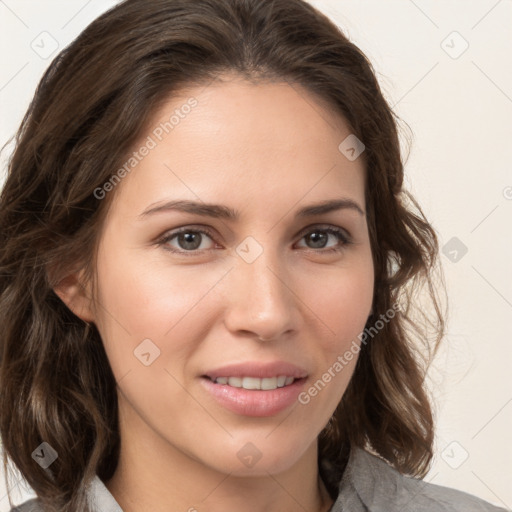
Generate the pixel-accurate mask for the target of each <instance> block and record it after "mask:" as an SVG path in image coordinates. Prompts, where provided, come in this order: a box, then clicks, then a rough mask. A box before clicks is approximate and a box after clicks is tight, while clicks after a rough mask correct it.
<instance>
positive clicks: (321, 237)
mask: <svg viewBox="0 0 512 512" xmlns="http://www.w3.org/2000/svg"><path fill="white" fill-rule="evenodd" d="M309 238H310V240H312V241H313V244H316V245H315V248H318V247H324V246H325V242H326V240H327V235H326V234H325V233H320V234H319V233H318V232H317V231H314V232H313V233H311V234H310V235H309ZM315 239H316V241H315ZM318 240H320V243H319V244H318ZM322 242H323V243H322Z"/></svg>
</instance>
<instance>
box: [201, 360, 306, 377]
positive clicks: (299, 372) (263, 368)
mask: <svg viewBox="0 0 512 512" xmlns="http://www.w3.org/2000/svg"><path fill="white" fill-rule="evenodd" d="M279 375H286V376H287V377H293V378H295V379H303V378H304V377H307V376H308V372H307V371H306V370H304V368H301V367H300V366H297V365H295V364H292V363H287V362H285V361H274V362H271V363H261V362H247V363H238V364H229V365H226V366H222V367H220V368H215V369H214V370H208V371H207V372H205V373H204V375H203V377H209V378H210V379H212V380H215V379H216V378H218V377H257V378H260V379H264V378H265V377H277V376H279Z"/></svg>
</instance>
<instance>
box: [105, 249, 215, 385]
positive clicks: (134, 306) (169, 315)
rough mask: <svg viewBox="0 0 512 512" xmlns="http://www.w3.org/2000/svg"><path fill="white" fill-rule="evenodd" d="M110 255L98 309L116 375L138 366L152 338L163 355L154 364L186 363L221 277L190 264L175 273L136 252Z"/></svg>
mask: <svg viewBox="0 0 512 512" xmlns="http://www.w3.org/2000/svg"><path fill="white" fill-rule="evenodd" d="M107 253H108V251H107V247H105V249H104V251H103V253H102V254H101V255H100V258H98V282H99V291H98V305H97V308H96V310H97V312H98V317H99V322H98V329H99V330H100V333H101V336H102V339H103V341H104V344H105V349H106V351H107V354H108V356H109V359H110V361H111V364H112V368H113V371H114V374H115V375H116V376H117V375H118V374H120V375H123V374H124V373H126V371H127V370H128V369H129V368H132V367H133V366H134V365H135V367H137V365H138V364H139V362H138V361H137V360H136V359H135V357H136V356H135V354H134V351H135V352H137V350H138V347H139V345H140V344H141V343H142V342H144V340H148V339H149V340H151V342H152V343H153V344H154V345H155V346H156V347H157V348H158V350H159V351H160V353H159V355H158V359H156V360H155V365H157V366H163V367H171V366H172V367H179V366H180V365H179V363H180V362H181V363H182V364H184V363H185V362H186V360H187V358H188V357H189V356H190V354H191V353H192V352H193V351H194V350H195V349H196V348H197V347H196V342H195V341H194V340H198V341H197V343H199V341H200V339H201V332H202V331H204V330H205V329H206V327H205V324H206V322H205V321H204V320H203V321H200V320H199V319H200V318H204V308H205V307H207V306H208V292H209V291H210V290H211V289H212V288H213V287H214V286H215V284H216V283H217V282H218V281H219V279H221V277H222V275H223V273H219V271H210V272H207V271H198V270H197V268H195V269H194V266H192V265H191V266H185V265H182V266H175V267H174V268H172V267H171V266H170V265H163V264H162V262H161V260H160V262H159V263H158V264H157V263H156V262H151V261H149V262H147V261H145V260H143V259H141V257H140V255H137V254H136V253H133V254H130V253H128V252H127V253H126V254H124V255H122V257H116V254H115V253H114V252H111V253H109V254H110V256H109V257H105V254H107ZM170 342H172V343H170ZM145 343H146V344H147V341H146V342H145ZM148 346H149V347H150V348H151V347H152V345H151V344H148ZM153 350H154V351H155V352H156V353H158V350H157V349H156V348H154V347H153ZM134 356H135V357H134Z"/></svg>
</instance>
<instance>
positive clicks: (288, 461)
mask: <svg viewBox="0 0 512 512" xmlns="http://www.w3.org/2000/svg"><path fill="white" fill-rule="evenodd" d="M191 98H193V100H192V99H191ZM184 105H189V107H190V108H188V107H184ZM176 110H177V112H176ZM173 113H174V115H175V117H174V118H173V119H172V120H171V121H170V123H169V119H170V117H171V115H173ZM165 123H167V124H165ZM148 127H149V128H148V130H147V131H146V132H145V133H144V134H143V136H142V137H141V138H140V141H139V142H138V143H137V144H136V145H135V146H134V148H133V150H134V151H137V152H138V155H139V156H138V157H137V156H136V157H134V158H137V162H136V164H135V161H132V164H134V165H133V168H132V169H130V172H129V173H127V174H126V176H125V177H124V178H123V179H122V181H121V183H119V184H118V185H117V186H116V187H114V188H115V191H110V192H107V193H115V194H116V195H115V198H114V201H113V203H112V206H111V208H110V210H109V212H108V216H107V218H106V221H105V224H104V226H103V230H102V233H101V239H100V245H99V251H98V259H97V283H98V290H97V297H96V299H97V302H96V304H95V307H94V308H92V309H91V313H90V319H92V320H93V321H94V323H95V324H96V326H97V327H98V330H99V332H100V334H101V337H102V339H103V341H104V345H105V349H106V352H107V355H108V358H109V361H110V364H111V367H112V370H113V373H114V375H115V377H116V380H117V382H118V391H119V407H120V417H121V438H122V440H123V442H124V443H125V444H124V449H127V450H128V449H130V450H133V453H135V452H136V449H137V450H138V452H137V453H139V456H140V457H145V456H147V460H148V461H151V463H150V464H151V465H155V466H158V465H160V466H161V467H162V468H163V467H164V465H165V463H166V462H165V460H169V458H171V459H172V458H173V457H174V458H175V459H176V458H181V459H180V460H181V462H182V464H184V463H185V462H184V461H185V460H188V461H194V462H193V463H194V464H197V463H199V464H201V465H203V466H206V467H209V468H210V469H212V470H215V471H221V472H223V473H233V474H235V475H236V474H239V475H248V474H254V475H256V474H260V475H262V474H265V473H266V472H267V471H268V472H271V473H275V472H280V471H285V470H287V469H288V468H290V467H292V466H293V465H294V464H297V463H299V461H300V460H303V459H304V457H308V456H309V457H313V456H314V454H315V453H316V438H317V436H318V434H319V432H320V431H321V430H322V428H323V427H324V426H325V425H326V423H327V422H328V420H329V418H330V416H331V415H332V413H333V411H334V409H335V408H336V405H337V404H338V402H339V401H340V399H341V397H342V396H343V393H344V391H345V389H346V387H347V384H348V382H349V379H350V377H351V375H352V373H353V370H354V367H355V363H356V357H354V358H353V359H352V360H351V361H347V364H345V365H341V366H343V367H342V369H341V370H340V363H339V362H338V365H336V364H335V363H336V361H338V356H343V354H344V353H345V351H346V350H348V349H349V348H350V347H351V346H353V342H354V341H356V342H358V339H357V336H358V334H359V333H360V332H361V331H362V330H363V329H364V326H365V323H366V320H367V317H368V315H369V313H370V309H371V304H372V297H373V282H374V273H373V262H372V254H371V249H370V241H369V235H368V229H367V223H366V216H365V211H366V205H365V193H364V192H365V190H364V187H365V170H364V164H363V161H362V158H357V159H356V160H353V161H351V160H349V159H347V158H346V156H345V155H344V154H343V153H342V152H340V150H339V149H338V146H339V144H340V143H341V142H342V141H343V140H344V139H345V138H346V137H347V136H348V135H349V134H350V130H349V129H348V127H347V125H346V124H345V123H344V122H343V120H342V119H341V118H340V117H338V116H336V115H335V114H334V113H333V112H332V111H329V110H328V109H326V108H325V107H323V106H322V105H321V103H320V102H318V100H317V99H316V98H315V96H313V95H311V94H310V93H308V92H306V91H305V90H304V89H302V88H299V87H296V86H294V87H292V86H290V85H289V84H288V83H285V82H283V83H262V84H259V85H253V84H249V83H247V82H245V81H242V80H241V79H235V80H232V81H225V82H220V81H217V82H215V83H213V84H211V85H210V86H208V87H206V88H204V87H197V88H195V87H194V88H189V89H186V90H183V91H182V93H181V94H180V95H179V96H177V95H176V96H173V98H172V99H171V100H169V101H168V102H167V103H166V104H165V105H164V106H162V107H161V108H160V109H159V111H158V112H157V114H156V115H155V116H154V118H153V119H152V121H151V123H150V124H149V125H148ZM164 127H165V128H164ZM148 137H149V138H148ZM159 139H161V140H159ZM143 146H146V148H148V149H147V150H145V149H141V148H142V147H143ZM143 155H145V156H143ZM129 165H130V164H129ZM129 165H128V167H127V168H129ZM178 202H179V203H178ZM329 202H332V203H331V207H330V208H328V207H327V208H323V210H322V208H317V209H316V211H313V210H312V209H311V207H312V206H313V205H320V204H324V205H325V204H326V203H329ZM193 203H194V204H193ZM334 203H335V204H334ZM207 205H208V207H207ZM211 205H217V206H211ZM178 230H181V231H182V233H181V234H179V233H178ZM84 316H85V314H84ZM240 365H242V366H240ZM228 366H229V368H228ZM326 372H330V378H327V377H325V375H324V374H326ZM322 376H324V377H322ZM243 377H249V378H248V379H245V381H244V380H243ZM250 377H253V379H251V378H250ZM286 377H288V378H287V379H285V378H286ZM291 377H294V378H295V379H296V380H294V381H293V383H292V384H290V385H288V386H287V385H285V386H284V387H278V388H277V389H271V388H276V386H283V384H287V383H289V382H290V378H291ZM216 378H219V379H218V380H217V382H216V383H215V382H214V380H215V379H216ZM283 380H284V381H285V382H284V383H283ZM319 380H321V381H322V383H323V385H322V384H321V383H320V384H319V383H318V381H319ZM328 381H330V382H328ZM226 382H227V384H226ZM315 383H317V386H316V389H317V392H316V393H308V390H309V389H310V388H311V387H312V386H314V385H315ZM230 384H231V386H230ZM240 385H243V386H245V387H253V388H254V387H256V388H257V387H261V386H262V387H263V388H269V389H268V390H259V391H258V390H245V389H243V388H240V387H237V386H240ZM301 393H302V394H301ZM304 393H307V394H308V397H309V400H304V399H303V400H299V397H300V396H302V397H304ZM313 395H315V396H313ZM306 401H307V403H305V402H306ZM128 444H129V448H128ZM258 459H259V460H258ZM250 460H251V461H252V460H254V461H256V462H255V463H254V462H250Z"/></svg>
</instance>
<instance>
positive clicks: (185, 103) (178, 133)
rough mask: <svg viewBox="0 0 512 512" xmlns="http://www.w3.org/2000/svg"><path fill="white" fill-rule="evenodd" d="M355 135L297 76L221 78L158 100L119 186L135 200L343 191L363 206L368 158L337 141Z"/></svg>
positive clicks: (312, 195) (314, 195) (290, 196)
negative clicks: (350, 155)
mask: <svg viewBox="0 0 512 512" xmlns="http://www.w3.org/2000/svg"><path fill="white" fill-rule="evenodd" d="M350 133H351V132H350V128H349V126H348V125H347V123H346V122H345V120H344V119H343V118H342V116H341V115H339V114H337V113H335V112H334V111H333V110H332V109H329V107H328V106H327V105H326V103H325V102H324V101H322V100H321V99H320V98H318V97H317V96H316V95H315V94H312V93H311V92H309V91H307V90H306V89H304V88H303V87H301V86H299V85H297V84H290V83H288V82H261V83H257V84H254V83H249V82H247V81H244V80H242V79H232V78H230V79H223V80H215V81H214V82H212V83H211V84H209V85H207V86H195V87H188V88H184V89H182V90H180V92H179V93H178V94H173V95H172V97H169V98H168V99H167V100H166V101H165V102H163V103H162V104H161V105H160V107H159V108H158V109H157V111H156V112H155V113H154V115H153V116H152V117H151V119H150V121H149V122H148V123H147V124H146V126H145V128H144V130H143V131H142V134H141V137H140V138H139V140H138V141H137V143H136V144H135V145H134V148H133V151H135V152H137V151H138V150H139V149H141V148H143V147H144V146H148V147H149V146H151V150H150V151H145V152H144V153H145V154H146V156H144V157H143V158H141V159H140V161H138V162H137V164H136V166H134V168H133V169H134V170H133V171H132V172H130V173H129V176H127V177H126V178H124V179H123V183H122V187H121V188H126V189H127V190H126V194H129V195H130V198H129V199H130V201H129V203H130V204H131V205H132V206H133V205H137V206H139V205H142V203H146V204H148V203H149V202H152V201H156V200H158V199H163V198H164V196H166V197H174V196H176V195H179V197H183V196H184V195H185V196H186V197H187V198H191V199H192V198H193V199H195V200H197V199H198V198H199V199H200V200H204V201H206V202H208V201H209V200H217V199H218V196H223V197H224V196H226V194H228V199H232V200H233V201H236V200H238V201H239V202H241V203H244V204H247V202H248V201H250V200H251V199H256V198H260V200H261V199H262V198H265V204H268V202H269V201H270V200H271V198H275V199H276V200H279V195H277V196H276V194H280V193H281V194H286V197H283V201H285V202H287V203H291V202H293V203H297V202H298V201H300V200H301V198H302V197H304V196H306V195H307V196H308V199H311V200H315V199H319V198H320V199H323V198H325V194H326V192H330V193H331V195H333V196H335V195H336V193H337V192H339V193H342V192H343V193H344V194H345V195H348V196H352V198H354V199H358V200H359V201H360V204H362V205H363V207H364V179H365V177H364V173H365V170H364V164H363V159H362V158H358V159H357V160H355V161H350V160H349V159H347V158H346V156H345V155H344V154H343V153H342V152H341V151H340V149H339V145H340V143H341V142H342V141H343V140H344V139H346V137H347V136H349V135H350ZM117 192H120V191H119V190H118V191H117ZM123 194H125V193H124V192H123ZM290 205H291V204H290Z"/></svg>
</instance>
